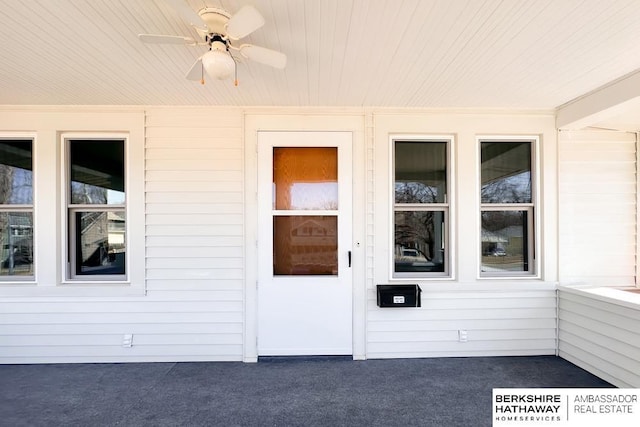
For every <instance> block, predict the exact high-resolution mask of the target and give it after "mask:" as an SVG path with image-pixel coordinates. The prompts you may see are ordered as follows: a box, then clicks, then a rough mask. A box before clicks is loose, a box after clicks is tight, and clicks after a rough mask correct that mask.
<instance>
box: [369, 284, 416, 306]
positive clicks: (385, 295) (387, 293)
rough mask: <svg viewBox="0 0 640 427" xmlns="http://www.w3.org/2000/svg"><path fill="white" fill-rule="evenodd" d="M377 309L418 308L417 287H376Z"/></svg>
mask: <svg viewBox="0 0 640 427" xmlns="http://www.w3.org/2000/svg"><path fill="white" fill-rule="evenodd" d="M377 288H378V296H377V302H378V307H420V293H421V292H422V289H420V286H418V285H378V286H377Z"/></svg>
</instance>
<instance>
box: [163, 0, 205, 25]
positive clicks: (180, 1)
mask: <svg viewBox="0 0 640 427" xmlns="http://www.w3.org/2000/svg"><path fill="white" fill-rule="evenodd" d="M165 1H166V2H167V3H168V4H169V6H171V8H172V9H173V10H175V11H176V12H178V13H179V14H180V15H181V16H182V18H183V19H186V20H187V21H189V24H191V25H193V26H195V27H206V24H205V23H204V21H203V20H202V18H200V15H198V14H197V13H196V12H194V11H193V9H191V8H190V7H189V5H188V4H187V3H186V2H185V0H165Z"/></svg>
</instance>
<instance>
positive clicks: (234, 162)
mask: <svg viewBox="0 0 640 427" xmlns="http://www.w3.org/2000/svg"><path fill="white" fill-rule="evenodd" d="M5 129H6V130H12V131H16V130H28V131H33V132H34V133H35V135H36V142H35V147H36V148H35V153H36V154H35V157H36V158H35V160H34V162H35V166H36V167H35V174H36V177H37V178H36V180H37V181H38V184H36V202H35V210H36V214H35V216H36V248H37V249H36V250H37V255H38V256H37V265H36V268H37V281H36V282H35V283H32V284H24V283H23V284H17V285H7V284H0V362H2V363H38V362H115V361H118V362H122V361H174V360H242V354H243V327H244V316H243V309H244V299H243V286H244V268H243V256H244V248H243V232H244V222H243V197H244V190H243V167H244V165H243V158H244V157H243V146H242V113H241V111H239V110H228V109H225V110H222V109H208V108H197V109H191V108H173V109H171V108H151V109H147V110H146V111H145V110H142V109H134V110H133V111H129V112H126V113H122V112H119V111H118V110H117V109H106V110H104V111H103V110H101V109H97V108H84V109H77V108H76V109H73V108H68V109H64V108H55V109H50V110H49V109H45V110H37V109H34V110H29V111H25V112H15V111H9V112H7V111H0V130H5ZM104 130H109V131H114V130H118V131H125V132H127V133H128V134H130V136H131V138H130V143H131V144H132V147H131V148H132V151H131V154H132V155H131V156H129V158H128V159H127V162H128V168H127V174H128V175H129V176H131V177H132V178H133V179H132V182H131V185H130V186H128V190H127V197H128V202H127V209H128V211H129V212H128V213H129V215H132V217H131V218H130V219H131V220H130V221H129V227H128V233H129V235H130V240H129V243H130V245H129V247H128V248H127V255H128V257H129V258H130V260H131V261H132V269H131V270H132V271H131V272H130V275H131V280H130V282H129V283H126V284H122V285H116V286H109V285H87V284H84V285H82V286H79V285H74V284H66V283H64V280H63V278H64V275H63V272H62V268H61V267H60V263H59V260H60V258H61V255H60V251H61V249H60V245H59V244H56V242H59V241H61V240H62V239H61V237H60V236H63V235H64V231H63V230H62V228H63V225H62V221H61V220H60V218H61V217H62V215H61V214H57V213H58V212H61V211H62V209H63V208H62V207H61V206H59V205H60V201H61V198H60V197H59V196H60V192H61V191H62V190H59V188H58V185H57V184H59V183H60V176H61V171H60V170H59V169H58V168H57V167H56V165H55V163H56V160H59V158H60V146H59V144H60V143H59V141H58V139H59V138H58V133H59V132H61V131H65V132H67V131H93V132H96V131H104ZM145 134H146V139H145V138H144V136H145ZM137 153H139V155H138V154H137ZM39 166H42V167H39ZM138 217H139V218H138ZM136 290H139V292H138V291H136ZM132 291H133V292H132ZM125 334H133V346H132V347H130V348H123V346H122V342H123V338H124V335H125Z"/></svg>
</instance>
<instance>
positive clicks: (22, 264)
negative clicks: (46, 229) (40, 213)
mask: <svg viewBox="0 0 640 427" xmlns="http://www.w3.org/2000/svg"><path fill="white" fill-rule="evenodd" d="M32 157H33V141H32V140H31V139H0V280H3V281H7V280H10V281H14V280H25V279H31V280H32V279H33V277H34V265H33V160H32Z"/></svg>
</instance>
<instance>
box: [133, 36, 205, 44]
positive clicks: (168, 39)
mask: <svg viewBox="0 0 640 427" xmlns="http://www.w3.org/2000/svg"><path fill="white" fill-rule="evenodd" d="M138 38H139V39H140V41H142V42H144V43H156V44H195V43H196V41H195V40H194V39H192V38H191V37H182V36H165V35H162V34H138Z"/></svg>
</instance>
